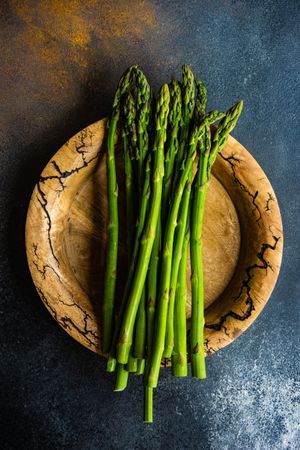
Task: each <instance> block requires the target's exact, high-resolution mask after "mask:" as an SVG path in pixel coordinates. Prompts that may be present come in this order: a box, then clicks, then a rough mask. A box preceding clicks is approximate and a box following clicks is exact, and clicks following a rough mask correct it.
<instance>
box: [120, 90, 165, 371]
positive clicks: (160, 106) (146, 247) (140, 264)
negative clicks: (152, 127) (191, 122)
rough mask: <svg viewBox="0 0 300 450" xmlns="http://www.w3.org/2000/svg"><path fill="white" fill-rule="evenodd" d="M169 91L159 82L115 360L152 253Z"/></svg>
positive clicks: (124, 356)
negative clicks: (147, 180)
mask: <svg viewBox="0 0 300 450" xmlns="http://www.w3.org/2000/svg"><path fill="white" fill-rule="evenodd" d="M169 102H170V94H169V88H168V85H166V84H165V85H163V86H162V88H161V90H160V92H159V96H158V99H157V106H156V136H155V142H154V145H153V150H152V154H153V173H152V191H151V195H150V201H149V212H148V216H147V220H146V222H145V227H144V232H143V235H142V237H141V240H140V248H139V252H138V257H137V261H136V266H135V271H134V274H133V277H132V282H131V286H130V290H129V295H128V299H127V302H126V306H125V310H124V315H123V320H122V325H121V329H120V333H119V339H118V344H117V360H118V362H120V363H122V364H126V363H127V360H128V355H129V350H130V347H131V345H132V335H133V327H134V322H135V318H136V313H137V309H138V306H139V302H140V299H141V295H142V291H143V288H144V284H145V278H146V275H147V268H148V265H149V260H150V256H151V252H152V247H153V242H154V238H155V233H156V227H157V222H158V217H159V210H160V204H161V196H162V180H163V175H164V173H163V172H164V164H163V158H164V144H165V140H166V130H167V118H168V113H169Z"/></svg>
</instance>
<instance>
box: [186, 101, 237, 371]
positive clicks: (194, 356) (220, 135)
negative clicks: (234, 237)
mask: <svg viewBox="0 0 300 450" xmlns="http://www.w3.org/2000/svg"><path fill="white" fill-rule="evenodd" d="M242 107H243V102H242V101H241V102H238V103H237V104H235V105H234V106H233V107H232V108H230V109H229V110H228V111H227V113H226V115H225V117H224V118H223V119H222V121H221V122H220V125H219V127H218V129H217V131H216V133H215V135H214V138H213V141H212V144H211V137H210V128H209V126H208V125H206V128H205V133H204V135H203V139H202V145H201V149H200V150H201V154H200V156H199V164H198V170H197V174H196V176H195V182H194V198H193V205H192V221H191V266H192V277H191V283H192V324H191V340H190V346H191V362H192V375H193V377H195V378H205V377H206V370H205V359H204V358H205V355H204V286H203V269H202V227H203V216H204V205H205V198H206V192H207V188H208V184H209V179H210V171H211V167H212V165H213V163H214V161H215V159H216V157H217V154H218V153H219V152H220V151H221V150H222V148H223V147H224V145H225V144H226V141H227V139H228V136H229V133H230V132H231V131H232V130H233V128H234V127H235V125H236V122H237V120H238V118H239V116H240V114H241V111H242ZM212 115H213V114H212Z"/></svg>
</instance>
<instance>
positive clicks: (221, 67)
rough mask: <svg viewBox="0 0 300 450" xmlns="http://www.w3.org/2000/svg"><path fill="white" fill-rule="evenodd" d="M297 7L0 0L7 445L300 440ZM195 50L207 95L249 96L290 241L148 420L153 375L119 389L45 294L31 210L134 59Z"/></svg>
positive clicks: (218, 102)
mask: <svg viewBox="0 0 300 450" xmlns="http://www.w3.org/2000/svg"><path fill="white" fill-rule="evenodd" d="M299 6H300V4H299V1H297V0H294V1H293V0H290V1H279V0H276V1H271V0H270V1H258V0H256V1H245V0H223V1H215V0H214V1H196V0H195V1H177V0H176V1H172V2H171V1H158V0H145V1H143V2H142V1H97V0H86V1H84V0H82V1H80V0H77V1H75V0H72V1H59V0H49V1H34V0H24V1H22V0H12V1H9V2H6V1H1V6H0V21H1V26H0V36H1V43H2V45H1V64H0V74H1V75H0V76H1V83H0V90H1V102H0V123H1V130H0V132H1V140H0V142H1V144H0V146H1V166H0V170H1V177H0V183H1V205H0V207H1V209H0V213H1V221H0V228H1V242H0V252H1V261H0V265H1V284H0V290H1V296H0V302H1V309H0V312H1V360H0V369H1V418H0V420H1V433H0V441H1V448H2V449H25V450H31V449H41V450H42V449H43V450H47V449H49V450H50V449H51V450H56V449H61V448H68V449H72V450H73V449H74V450H75V449H78V450H94V449H95V450H96V449H98V448H102V449H130V450H131V449H138V450H140V449H163V450H166V449H172V450H175V449H216V450H219V449H221V450H225V449H228V450H241V449H245V450H247V449H263V450H269V449H272V450H273V449H280V450H281V449H299V445H300V444H299V442H300V435H299V397H297V393H298V395H299V390H298V391H297V376H299V361H298V358H299V354H298V352H299V302H298V300H299V298H298V297H299V283H300V277H299V269H300V267H299V220H300V213H299V187H300V183H299V170H300V161H299V158H300V156H299V155H300V153H299V139H300V136H299V112H300V111H299V100H300V99H299V69H300V67H299V41H300V39H299V37H300V36H299V28H298V27H299V23H300V15H299ZM183 62H186V63H189V64H191V66H192V68H193V69H194V71H195V72H196V73H197V75H198V76H199V77H201V78H202V79H203V80H204V82H205V83H206V85H207V88H208V92H209V107H219V108H226V107H227V106H229V105H231V104H232V103H233V102H234V101H236V100H237V99H239V98H243V99H244V100H245V109H244V112H243V115H242V118H241V119H240V122H239V124H238V127H237V129H236V131H235V132H234V136H235V137H236V138H237V139H238V140H240V142H242V143H243V144H244V145H245V146H246V148H247V149H248V150H249V151H250V152H251V153H252V154H253V155H254V157H255V158H256V159H257V160H258V161H259V163H260V164H261V166H262V167H263V169H264V170H265V171H266V173H267V174H268V176H269V178H270V180H271V182H272V184H273V186H274V189H275V192H276V193H277V196H278V199H279V202H280V206H281V210H282V215H283V223H284V232H285V253H284V259H283V266H282V271H281V276H280V278H279V281H278V283H277V286H276V289H275V291H274V293H273V295H272V298H271V300H270V302H269V303H268V305H267V307H266V308H265V310H264V312H263V313H262V314H261V316H260V317H259V319H258V320H257V321H256V323H255V324H254V325H253V326H252V327H251V328H250V329H249V330H248V331H247V332H246V333H245V334H243V335H242V336H241V337H240V338H239V339H238V340H237V341H235V343H234V344H232V345H230V346H229V347H227V348H225V349H224V350H222V351H220V352H219V353H218V354H216V355H214V356H212V357H210V358H209V359H208V362H207V366H208V367H207V368H208V378H207V380H205V381H203V382H201V383H199V382H197V381H195V380H192V379H183V380H174V379H172V378H171V376H170V371H169V370H164V372H163V374H162V376H161V383H160V386H159V388H158V389H157V392H156V395H155V423H154V424H153V425H144V424H143V422H142V419H141V417H142V386H141V383H140V380H138V379H135V378H133V379H132V380H130V385H129V387H128V389H127V391H126V392H125V393H123V394H120V395H118V394H114V393H112V388H113V380H112V378H111V377H110V376H109V375H107V374H106V372H105V367H104V362H103V360H102V359H100V358H99V357H97V356H96V355H94V354H92V353H91V352H89V351H88V350H86V349H84V348H83V347H81V346H80V345H79V344H77V343H76V342H75V341H73V340H72V339H71V338H70V337H69V336H68V335H67V334H66V333H65V332H64V331H63V330H62V329H60V328H59V327H58V325H57V324H56V323H55V322H54V320H53V319H52V318H51V316H50V315H49V313H48V312H47V311H46V309H45V308H44V306H43V305H42V302H41V301H40V300H39V298H38V295H37V294H36V292H35V290H34V287H33V284H32V282H31V279H30V275H29V272H28V269H27V265H26V258H25V251H24V221H25V214H26V209H27V206H28V202H29V198H30V194H31V191H32V189H33V186H34V183H35V181H36V179H37V177H38V175H39V173H40V171H41V170H42V168H43V166H44V165H45V163H46V162H47V161H48V160H49V158H50V157H51V155H52V154H53V153H54V152H55V151H56V150H57V149H58V148H59V147H60V146H61V145H62V144H63V143H64V142H65V141H66V140H67V139H68V138H69V137H70V136H72V135H73V134H74V133H75V132H77V131H78V130H80V129H81V128H82V127H84V126H85V125H87V124H89V123H91V122H93V121H95V120H97V119H99V118H101V117H103V116H105V115H107V114H108V113H109V110H110V104H111V100H112V95H113V91H114V88H115V85H116V82H117V80H118V78H119V76H120V74H121V72H122V71H123V70H124V69H125V68H126V67H127V66H128V65H130V64H132V63H139V64H140V65H141V67H142V68H143V69H144V71H145V72H146V74H147V75H148V76H149V79H150V81H151V83H152V84H153V86H154V87H155V88H156V89H157V88H158V87H159V85H160V84H161V83H162V82H163V81H165V80H168V79H170V77H171V75H172V74H177V75H178V74H179V71H180V66H181V64H182V63H183ZM297 119H298V120H297ZM298 382H299V378H298ZM297 424H298V425H297Z"/></svg>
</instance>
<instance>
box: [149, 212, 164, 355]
mask: <svg viewBox="0 0 300 450" xmlns="http://www.w3.org/2000/svg"><path fill="white" fill-rule="evenodd" d="M160 248H161V217H159V218H158V222H157V230H156V235H155V240H154V244H153V249H152V253H151V259H150V265H149V270H148V276H147V350H148V353H149V352H150V351H151V344H152V336H153V323H154V315H155V303H156V293H157V284H158V269H159V260H160Z"/></svg>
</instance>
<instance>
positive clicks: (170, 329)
mask: <svg viewBox="0 0 300 450" xmlns="http://www.w3.org/2000/svg"><path fill="white" fill-rule="evenodd" d="M190 194H191V180H190V179H189V180H188V181H187V183H186V185H185V188H184V193H183V197H182V201H181V205H180V212H179V217H178V222H177V229H176V238H175V242H174V258H173V261H172V272H171V281H170V293H169V295H170V297H169V308H168V319H167V328H166V338H165V348H164V353H163V357H164V358H170V357H171V356H172V350H173V346H174V325H175V322H176V321H177V320H179V321H180V320H181V319H182V318H178V316H177V315H176V314H175V316H174V302H175V294H176V286H177V277H178V271H179V265H180V261H181V258H182V246H183V241H184V237H185V231H186V224H187V221H188V210H189V204H190ZM184 320H185V316H184Z"/></svg>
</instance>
